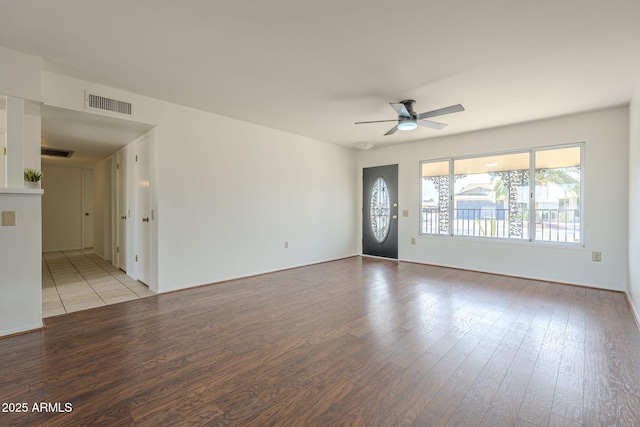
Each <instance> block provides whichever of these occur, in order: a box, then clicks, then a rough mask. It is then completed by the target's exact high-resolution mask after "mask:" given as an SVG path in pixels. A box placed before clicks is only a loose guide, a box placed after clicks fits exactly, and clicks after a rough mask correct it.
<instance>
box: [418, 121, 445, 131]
mask: <svg viewBox="0 0 640 427" xmlns="http://www.w3.org/2000/svg"><path fill="white" fill-rule="evenodd" d="M416 123H417V124H418V125H420V126H424V127H426V128H431V129H436V130H440V129H444V128H446V127H447V124H446V123H438V122H432V121H431V120H416Z"/></svg>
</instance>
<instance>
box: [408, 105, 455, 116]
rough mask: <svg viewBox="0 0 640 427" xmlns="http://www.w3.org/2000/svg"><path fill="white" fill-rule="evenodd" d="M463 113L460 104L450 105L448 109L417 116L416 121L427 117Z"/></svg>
mask: <svg viewBox="0 0 640 427" xmlns="http://www.w3.org/2000/svg"><path fill="white" fill-rule="evenodd" d="M460 111H464V107H463V106H462V105H460V104H456V105H452V106H450V107H444V108H440V109H439V110H433V111H427V112H426V113H422V114H418V119H426V118H429V117H435V116H442V115H445V114H451V113H458V112H460Z"/></svg>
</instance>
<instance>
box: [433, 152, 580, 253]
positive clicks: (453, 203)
mask: <svg viewBox="0 0 640 427" xmlns="http://www.w3.org/2000/svg"><path fill="white" fill-rule="evenodd" d="M582 147H583V146H582V144H579V145H572V146H565V147H554V148H538V149H532V150H527V151H520V152H513V153H504V154H492V155H486V156H479V157H465V158H454V159H450V160H436V161H425V162H422V163H421V164H420V168H421V201H422V204H421V206H422V216H421V218H422V221H421V225H420V227H421V228H420V232H421V234H444V235H451V236H474V237H488V238H496V239H512V240H513V239H517V240H524V241H534V240H535V241H545V242H563V243H581V241H582V239H581V226H580V225H581V224H580V218H581V215H580V209H581V197H580V196H581V191H582V190H581V185H580V183H581V159H582Z"/></svg>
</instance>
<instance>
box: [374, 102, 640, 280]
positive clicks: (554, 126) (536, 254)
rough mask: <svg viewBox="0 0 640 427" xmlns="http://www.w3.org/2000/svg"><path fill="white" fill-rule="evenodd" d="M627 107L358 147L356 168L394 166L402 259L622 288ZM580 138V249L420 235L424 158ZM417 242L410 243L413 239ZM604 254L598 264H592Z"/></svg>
mask: <svg viewBox="0 0 640 427" xmlns="http://www.w3.org/2000/svg"><path fill="white" fill-rule="evenodd" d="M628 129H629V121H628V109H627V108H617V109H612V110H606V111H600V112H592V113H586V114H580V115H575V116H568V117H561V118H555V119H550V120H544V121H538V122H532V123H526V124H521V125H515V126H508V127H502V128H497V129H490V130H485V131H480V132H473V133H468V134H462V135H455V136H450V137H443V138H435V139H429V140H424V141H421V142H416V143H410V144H403V145H398V146H391V147H388V148H382V149H373V150H371V151H367V152H362V154H361V166H362V167H368V166H377V165H382V164H393V163H398V164H399V186H400V192H399V209H400V210H401V211H402V210H409V213H410V214H409V217H408V218H403V217H400V218H399V248H398V249H399V258H400V259H403V260H407V261H415V262H421V263H428V264H436V265H443V266H451V267H458V268H464V269H471V270H478V271H487V272H494V273H500V274H507V275H515V276H522V277H529V278H535V279H541V280H550V281H558V282H563V283H572V284H579V285H585V286H593V287H599V288H607V289H615V290H624V289H625V286H626V281H627V280H626V271H627V261H626V260H627V234H626V231H627V195H628V191H627V187H628V178H627V177H628V174H627V167H628V160H627V155H628V139H629V133H628ZM581 141H584V142H585V150H586V154H585V164H584V173H585V178H584V184H583V185H584V190H585V194H584V208H585V212H584V215H583V220H584V221H585V223H584V228H585V242H584V243H585V247H584V248H575V247H571V248H569V247H567V248H562V247H557V246H549V245H543V244H537V243H536V244H533V243H528V242H527V243H524V242H523V243H516V242H507V241H495V240H478V239H470V238H464V237H449V236H428V235H425V236H419V235H418V233H419V221H420V219H419V212H420V178H419V176H420V171H419V162H420V161H421V160H429V159H440V158H446V157H452V156H463V155H473V154H484V153H491V152H500V151H508V150H513V149H518V148H531V147H537V146H546V145H558V144H565V143H572V142H581ZM412 237H415V238H416V239H417V241H416V244H415V245H411V244H410V241H411V238H412ZM591 251H600V252H602V262H599V263H598V262H593V261H591Z"/></svg>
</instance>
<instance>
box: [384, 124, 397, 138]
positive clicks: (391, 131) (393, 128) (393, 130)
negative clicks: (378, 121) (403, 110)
mask: <svg viewBox="0 0 640 427" xmlns="http://www.w3.org/2000/svg"><path fill="white" fill-rule="evenodd" d="M397 130H398V125H395V126H394V127H392V128H391V129H389V131H388V132H387V133H385V134H384V136H387V135H391V134H392V133H396V131H397Z"/></svg>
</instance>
